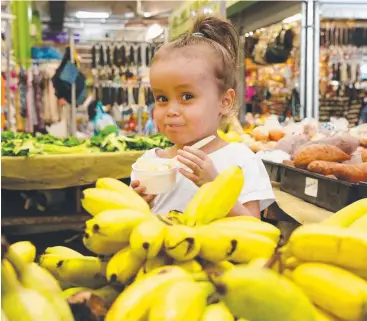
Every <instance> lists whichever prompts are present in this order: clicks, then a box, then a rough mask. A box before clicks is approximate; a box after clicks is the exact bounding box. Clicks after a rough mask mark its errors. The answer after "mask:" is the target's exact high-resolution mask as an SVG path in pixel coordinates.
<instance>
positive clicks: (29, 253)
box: [10, 241, 36, 263]
mask: <svg viewBox="0 0 367 321" xmlns="http://www.w3.org/2000/svg"><path fill="white" fill-rule="evenodd" d="M10 248H11V249H12V250H13V251H14V252H15V253H17V254H18V255H19V256H20V257H21V258H22V260H23V261H24V262H26V263H31V262H33V261H34V259H35V258H36V247H35V246H34V245H33V244H32V243H31V242H29V241H21V242H16V243H13V244H12V245H10Z"/></svg>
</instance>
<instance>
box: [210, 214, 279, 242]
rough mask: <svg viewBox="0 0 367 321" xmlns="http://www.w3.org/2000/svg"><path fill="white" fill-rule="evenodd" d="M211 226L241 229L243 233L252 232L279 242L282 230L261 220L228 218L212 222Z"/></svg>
mask: <svg viewBox="0 0 367 321" xmlns="http://www.w3.org/2000/svg"><path fill="white" fill-rule="evenodd" d="M209 226H216V227H220V228H226V229H228V230H240V231H241V232H242V233H246V232H251V233H256V234H260V235H263V236H266V237H268V238H269V239H271V240H272V241H274V242H275V243H278V242H279V238H280V230H279V229H278V228H277V227H275V226H273V225H271V224H269V223H265V222H261V221H260V220H257V221H253V220H228V219H227V218H224V219H221V220H218V221H215V222H212V223H210V224H209Z"/></svg>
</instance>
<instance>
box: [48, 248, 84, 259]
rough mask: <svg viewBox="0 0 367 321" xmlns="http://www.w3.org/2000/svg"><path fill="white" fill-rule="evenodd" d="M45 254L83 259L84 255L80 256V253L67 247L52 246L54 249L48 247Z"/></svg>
mask: <svg viewBox="0 0 367 321" xmlns="http://www.w3.org/2000/svg"><path fill="white" fill-rule="evenodd" d="M44 254H56V255H57V254H59V255H63V256H66V257H82V256H83V254H80V253H79V252H77V251H75V250H73V249H70V248H68V247H66V246H52V247H48V248H47V249H46V250H45V252H44Z"/></svg>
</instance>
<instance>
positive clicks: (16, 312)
mask: <svg viewBox="0 0 367 321" xmlns="http://www.w3.org/2000/svg"><path fill="white" fill-rule="evenodd" d="M1 309H2V311H3V312H4V314H5V315H6V316H7V318H8V320H9V321H40V320H47V321H62V320H61V317H60V316H59V315H58V314H57V312H56V310H55V309H54V307H53V306H52V304H51V303H50V302H49V301H48V300H47V299H46V298H44V297H43V296H42V295H41V294H40V293H39V292H37V291H35V290H31V289H27V288H25V287H23V286H22V285H21V284H20V283H19V281H18V280H17V279H16V278H14V275H13V274H12V273H11V272H9V270H8V269H7V267H6V266H4V265H3V264H1Z"/></svg>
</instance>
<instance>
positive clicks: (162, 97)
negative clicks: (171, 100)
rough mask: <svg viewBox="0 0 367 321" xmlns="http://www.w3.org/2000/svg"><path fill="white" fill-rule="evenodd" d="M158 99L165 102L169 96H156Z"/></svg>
mask: <svg viewBox="0 0 367 321" xmlns="http://www.w3.org/2000/svg"><path fill="white" fill-rule="evenodd" d="M156 101H158V102H160V103H165V102H167V101H168V98H167V97H166V96H158V97H157V98H156Z"/></svg>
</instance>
